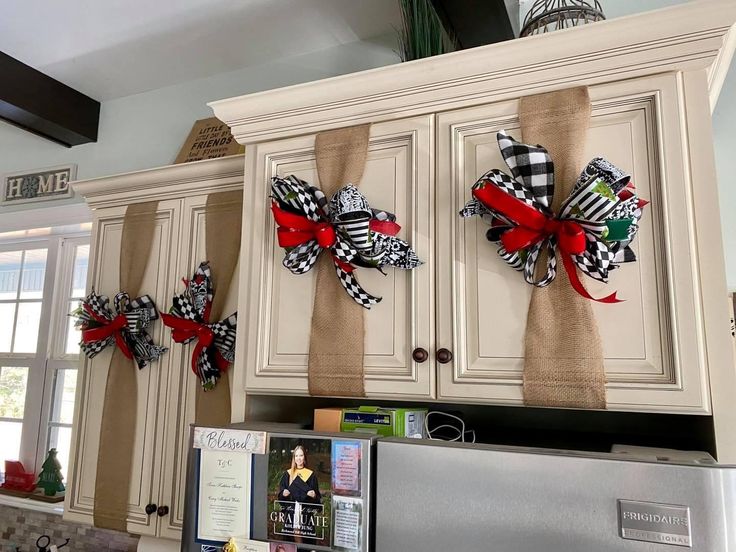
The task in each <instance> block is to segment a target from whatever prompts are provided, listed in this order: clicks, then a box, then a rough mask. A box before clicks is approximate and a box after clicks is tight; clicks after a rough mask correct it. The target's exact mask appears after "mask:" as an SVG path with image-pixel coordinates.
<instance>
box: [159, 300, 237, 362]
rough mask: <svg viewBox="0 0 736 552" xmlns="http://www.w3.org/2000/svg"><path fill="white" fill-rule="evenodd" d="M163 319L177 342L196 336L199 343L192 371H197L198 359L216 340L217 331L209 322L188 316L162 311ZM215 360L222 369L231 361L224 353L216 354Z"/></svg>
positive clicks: (193, 359)
mask: <svg viewBox="0 0 736 552" xmlns="http://www.w3.org/2000/svg"><path fill="white" fill-rule="evenodd" d="M161 321H162V322H163V323H164V324H165V325H167V326H168V327H169V328H171V337H172V338H173V339H174V341H176V342H177V343H182V342H184V341H188V340H190V339H192V338H196V340H197V344H196V345H195V346H194V350H193V351H192V372H194V373H195V374H196V373H197V359H198V358H199V355H200V354H202V352H203V351H204V350H205V349H206V348H207V347H209V346H210V345H212V344H213V343H214V342H215V332H213V331H212V329H211V328H210V327H209V326H208V325H207V324H202V323H200V322H196V321H194V320H187V319H186V318H179V317H178V316H174V315H171V314H164V313H161ZM215 361H216V362H217V367H218V368H219V369H220V370H221V371H223V372H224V371H225V370H227V367H228V366H229V364H230V363H229V362H228V361H227V360H225V359H224V358H222V355H220V354H219V351H218V352H217V354H215Z"/></svg>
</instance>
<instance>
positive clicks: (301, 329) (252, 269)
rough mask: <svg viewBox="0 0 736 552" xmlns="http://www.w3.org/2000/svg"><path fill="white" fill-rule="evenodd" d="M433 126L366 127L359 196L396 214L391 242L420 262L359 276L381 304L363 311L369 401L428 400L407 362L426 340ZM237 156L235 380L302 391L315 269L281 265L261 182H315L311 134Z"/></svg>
mask: <svg viewBox="0 0 736 552" xmlns="http://www.w3.org/2000/svg"><path fill="white" fill-rule="evenodd" d="M432 120H433V119H432V117H429V116H425V117H417V118H413V119H406V120H402V121H396V122H389V123H381V124H377V125H374V126H373V127H372V128H371V137H370V145H369V147H368V159H367V162H366V167H365V172H364V174H363V178H362V180H361V182H360V190H361V192H362V193H363V194H364V195H365V196H366V198H367V199H368V202H369V203H370V205H371V206H373V207H376V208H380V209H385V210H387V211H391V212H393V213H395V214H396V217H397V222H399V224H401V226H402V229H401V232H400V233H399V237H401V238H403V239H405V240H407V241H408V242H409V243H411V244H412V245H413V247H414V250H415V251H416V252H417V254H418V255H419V257H420V258H421V259H422V260H423V261H424V263H425V264H424V265H423V266H422V267H421V269H419V270H413V271H403V270H388V271H386V274H385V275H384V274H381V273H380V272H379V271H377V270H361V271H360V272H359V278H360V283H361V285H362V286H363V287H364V288H365V289H366V290H367V291H369V292H370V293H372V294H373V295H377V296H379V297H382V298H383V301H382V302H381V303H379V304H378V305H375V306H374V307H373V308H372V309H370V310H366V311H365V372H366V379H365V382H366V392H367V394H368V395H369V396H377V397H378V396H380V397H392V398H401V397H406V398H421V397H424V398H429V397H432V396H433V395H432V394H433V392H434V378H433V372H432V369H431V362H427V361H425V362H423V363H418V362H416V361H414V360H413V358H412V352H413V350H414V349H416V348H423V349H425V350H428V349H430V348H431V347H432V345H433V336H434V324H433V322H434V290H433V286H432V280H433V258H434V253H433V251H432V242H431V236H432V235H433V228H432V226H433V217H432V213H433V208H434V204H433V200H432V199H433V196H434V190H433V170H434V167H433V159H434V156H433V151H432V148H433V128H432ZM246 155H247V159H246V164H247V166H248V167H249V168H248V169H246V173H247V176H246V187H245V199H244V204H245V205H246V207H245V211H246V214H245V219H244V221H243V222H244V225H243V237H244V239H243V242H242V243H243V248H242V257H241V258H242V259H243V260H244V261H243V262H242V265H243V271H242V280H241V282H243V283H244V284H243V285H244V287H243V288H241V290H242V291H241V295H240V306H239V322H240V323H239V324H238V328H239V341H238V347H239V349H238V355H237V356H238V359H239V360H238V366H247V369H245V370H242V371H238V372H242V373H241V374H240V375H239V374H238V373H236V375H235V378H236V381H237V380H238V379H239V380H241V382H244V385H245V386H246V388H247V389H249V390H251V391H256V392H260V393H278V394H289V393H306V392H307V360H308V355H309V333H310V323H311V318H312V307H313V304H314V293H315V279H316V271H314V270H311V271H309V272H307V273H306V274H302V275H298V276H297V275H294V274H292V273H291V272H289V271H288V270H287V269H285V268H284V267H283V266H281V261H282V259H283V257H284V250H283V249H282V248H281V247H279V245H278V243H277V241H276V229H275V224H274V221H273V217H272V216H271V211H270V204H271V199H270V184H271V177H273V176H277V175H278V176H287V175H290V174H294V175H296V176H298V177H299V178H301V179H302V180H305V181H307V182H309V183H314V184H316V183H317V182H318V177H317V169H316V166H315V157H314V136H306V137H298V138H291V139H287V140H277V141H273V142H267V143H264V144H256V145H254V146H252V147H251V148H248V149H247V151H246ZM246 260H247V262H246ZM245 282H247V283H245ZM336 346H338V347H339V344H336ZM241 359H242V360H241ZM236 385H237V384H236Z"/></svg>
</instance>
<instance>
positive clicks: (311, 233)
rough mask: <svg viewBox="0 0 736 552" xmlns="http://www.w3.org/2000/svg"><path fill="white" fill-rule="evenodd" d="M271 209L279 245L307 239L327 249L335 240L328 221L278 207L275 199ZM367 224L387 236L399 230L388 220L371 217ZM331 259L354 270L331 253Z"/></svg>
mask: <svg viewBox="0 0 736 552" xmlns="http://www.w3.org/2000/svg"><path fill="white" fill-rule="evenodd" d="M271 211H272V212H273V219H274V220H275V221H276V224H278V225H279V227H278V228H277V229H276V235H277V237H278V241H279V246H281V247H297V246H299V245H302V244H303V243H307V242H308V241H311V240H316V241H317V243H318V244H319V246H320V247H321V248H323V249H329V248H330V247H332V246H333V245H335V242H336V241H337V234H336V233H335V228H334V227H333V226H332V224H331V223H329V222H316V221H313V220H311V219H308V218H307V217H305V216H302V215H295V214H294V213H289V212H288V211H284V210H283V209H281V208H279V206H278V205H277V204H276V202H275V201H274V202H273V203H272V204H271ZM369 226H370V229H371V230H373V231H374V232H380V233H382V234H387V235H389V236H395V235H396V234H398V233H399V231H400V230H401V226H399V225H398V224H396V223H395V222H393V221H390V220H375V219H371V221H370V223H369ZM332 260H333V261H334V262H335V264H336V265H337V266H339V267H340V268H341V269H342V270H343V271H345V272H347V273H350V272H352V271H353V270H355V267H354V266H353V265H351V264H349V263H346V262H344V261H341V260H340V259H338V258H337V257H335V255H332Z"/></svg>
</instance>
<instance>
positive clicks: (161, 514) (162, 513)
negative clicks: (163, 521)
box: [157, 506, 169, 517]
mask: <svg viewBox="0 0 736 552" xmlns="http://www.w3.org/2000/svg"><path fill="white" fill-rule="evenodd" d="M157 513H158V517H164V516H165V515H166V514H168V513H169V507H168V506H159V507H158V510H157Z"/></svg>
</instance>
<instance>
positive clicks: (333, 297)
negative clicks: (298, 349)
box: [309, 125, 370, 397]
mask: <svg viewBox="0 0 736 552" xmlns="http://www.w3.org/2000/svg"><path fill="white" fill-rule="evenodd" d="M369 135H370V125H360V126H355V127H349V128H342V129H338V130H331V131H327V132H321V133H319V134H318V135H317V137H316V141H315V154H316V157H317V173H318V175H319V183H320V188H321V189H322V191H323V192H324V194H325V195H326V196H327V197H331V196H332V195H333V194H334V193H335V192H336V191H337V190H338V189H339V188H340V187H342V186H344V185H346V184H348V183H352V184H354V185H355V186H358V185H359V183H360V179H361V177H362V176H363V170H364V168H365V162H366V156H367V154H368V138H369ZM363 311H364V309H363V308H362V307H361V306H360V305H358V304H357V303H356V302H355V301H354V300H353V299H352V298H351V297H350V296H349V295H348V294H347V293H345V290H344V289H343V288H342V286H341V285H340V281H339V280H338V278H336V277H335V263H334V262H333V260H332V258H331V257H330V256H329V255H321V256H320V258H319V260H318V261H317V283H316V292H315V297H314V310H313V313H312V329H311V335H310V338H309V394H310V395H327V396H342V397H348V396H349V397H362V396H365V388H364V385H363V340H364V329H363Z"/></svg>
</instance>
